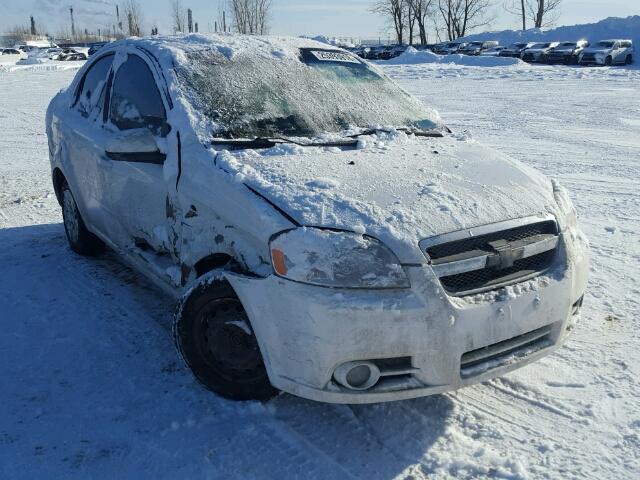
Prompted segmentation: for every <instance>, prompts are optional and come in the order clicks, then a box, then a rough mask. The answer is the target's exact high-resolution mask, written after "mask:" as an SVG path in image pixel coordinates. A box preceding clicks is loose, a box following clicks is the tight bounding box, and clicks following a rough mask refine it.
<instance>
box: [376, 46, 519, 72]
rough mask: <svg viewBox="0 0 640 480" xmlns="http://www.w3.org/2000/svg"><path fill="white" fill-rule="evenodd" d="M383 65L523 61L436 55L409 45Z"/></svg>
mask: <svg viewBox="0 0 640 480" xmlns="http://www.w3.org/2000/svg"><path fill="white" fill-rule="evenodd" d="M381 63H383V64H384V65H416V64H421V63H454V64H456V65H466V66H471V67H505V66H509V65H518V64H521V63H523V62H522V60H520V59H519V58H508V57H470V56H467V55H460V54H454V55H444V56H443V55H436V54H435V53H433V52H430V51H419V50H416V49H415V48H412V47H409V48H408V49H407V50H406V51H405V52H404V53H403V54H402V55H400V56H398V57H396V58H392V59H391V60H387V61H383V62H381Z"/></svg>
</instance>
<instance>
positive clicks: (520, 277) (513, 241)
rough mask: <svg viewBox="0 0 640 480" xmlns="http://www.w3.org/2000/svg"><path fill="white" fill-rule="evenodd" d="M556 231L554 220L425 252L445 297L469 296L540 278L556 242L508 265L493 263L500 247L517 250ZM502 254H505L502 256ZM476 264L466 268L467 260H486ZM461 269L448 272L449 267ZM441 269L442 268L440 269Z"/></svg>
mask: <svg viewBox="0 0 640 480" xmlns="http://www.w3.org/2000/svg"><path fill="white" fill-rule="evenodd" d="M557 235H558V228H557V224H556V222H555V221H554V220H546V221H539V222H534V223H530V224H525V225H520V226H517V227H512V228H508V229H506V230H498V231H495V232H490V233H487V234H483V235H477V236H472V237H465V238H462V239H457V240H453V241H450V242H445V243H439V244H435V245H431V246H429V247H427V248H426V253H427V255H428V257H429V260H430V262H431V265H432V266H433V268H434V272H436V274H437V275H438V276H439V279H440V283H441V284H442V286H443V288H444V289H445V291H446V292H447V293H449V294H450V295H454V296H462V295H469V294H472V293H479V292H482V291H488V290H493V289H497V288H500V287H503V286H506V285H510V284H513V283H517V282H520V281H524V280H526V279H528V278H533V277H535V276H538V275H541V274H542V273H544V272H545V271H546V270H548V269H549V268H550V267H551V266H552V265H553V262H554V259H555V257H556V250H557V248H556V247H555V245H557V240H555V241H554V242H553V243H551V244H550V245H549V246H547V247H544V248H541V249H538V250H535V251H529V253H527V254H526V255H524V254H523V255H520V257H522V258H518V257H517V256H516V257H515V258H514V259H513V261H511V262H504V263H503V262H502V261H499V262H498V261H496V255H500V253H499V252H498V251H497V248H498V249H499V248H500V247H499V246H500V245H505V244H506V245H507V246H508V248H517V246H518V245H522V244H523V243H524V244H526V243H528V242H534V243H535V242H537V241H539V239H541V238H549V237H551V239H552V240H553V239H554V237H556V238H557ZM503 254H504V253H503ZM487 256H489V257H491V258H492V260H491V261H482V260H481V263H479V264H475V263H474V264H473V265H469V266H467V265H465V264H464V262H465V261H466V260H467V259H469V258H480V259H483V258H487ZM461 264H462V265H463V266H462V267H461V268H459V267H456V269H451V268H450V267H451V266H454V265H456V266H459V265H461ZM443 267H444V268H443Z"/></svg>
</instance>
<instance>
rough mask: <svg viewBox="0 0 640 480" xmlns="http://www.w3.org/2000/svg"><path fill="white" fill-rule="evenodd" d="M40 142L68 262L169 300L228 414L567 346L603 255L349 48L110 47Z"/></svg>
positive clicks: (482, 371) (500, 364) (214, 41)
mask: <svg viewBox="0 0 640 480" xmlns="http://www.w3.org/2000/svg"><path fill="white" fill-rule="evenodd" d="M46 126H47V135H48V139H49V151H50V160H51V170H52V177H53V184H54V188H55V192H56V196H57V198H58V200H59V202H60V205H61V207H62V213H63V219H64V227H65V231H66V235H67V239H68V241H69V244H70V246H71V249H72V250H74V251H75V252H77V253H80V254H86V255H92V254H96V253H98V252H100V250H101V249H103V248H104V247H105V246H108V247H110V248H112V249H113V250H114V251H116V252H117V253H118V254H120V255H121V257H122V258H123V259H124V260H125V261H126V262H128V263H129V264H130V265H132V266H133V268H135V269H136V270H138V271H140V272H142V273H143V274H144V275H146V276H147V277H148V278H149V279H150V280H151V281H152V282H154V283H155V284H156V285H157V286H158V287H159V288H161V289H163V290H164V291H165V292H167V294H168V295H171V296H172V297H174V298H175V299H176V300H177V301H178V303H179V308H178V310H177V313H176V320H175V325H174V335H175V340H176V345H177V347H178V351H179V352H180V354H181V356H182V358H183V359H184V360H185V362H186V364H187V365H188V366H189V367H190V368H191V370H192V371H193V373H194V375H195V378H197V379H198V381H200V382H201V383H202V384H203V385H204V386H205V387H207V388H209V389H211V390H213V391H214V392H217V393H218V394H220V395H223V396H225V397H228V398H234V399H266V398H269V397H271V396H273V395H275V394H276V393H277V392H278V390H283V391H286V392H289V393H292V394H295V395H299V396H302V397H306V398H310V399H313V400H319V401H326V402H337V403H367V402H381V401H390V400H399V399H406V398H412V397H419V396H424V395H431V394H436V393H440V392H444V391H448V390H453V389H457V388H459V387H462V386H465V385H470V384H474V383H477V382H482V381H485V380H487V379H489V378H492V377H496V376H498V375H502V374H504V373H506V372H508V371H511V370H513V369H516V368H519V367H521V366H523V365H526V364H528V363H530V362H532V361H535V360H537V359H540V358H542V357H544V356H545V355H548V354H550V353H551V352H553V351H554V350H556V349H557V348H559V347H560V346H561V345H562V344H563V343H564V342H565V341H566V340H567V338H568V336H569V333H570V332H571V330H572V329H573V327H574V326H575V323H576V319H577V317H576V315H577V314H578V312H579V310H580V307H581V305H582V299H583V295H584V292H585V288H586V280H587V271H588V258H589V250H588V244H587V242H586V240H585V238H584V235H583V234H582V232H581V231H580V229H579V227H578V224H577V219H576V212H575V210H574V208H573V206H572V204H571V201H570V200H569V197H568V195H567V192H566V191H565V190H564V188H562V187H561V186H560V185H559V184H558V183H557V182H552V181H551V180H549V179H548V178H546V177H545V176H544V175H542V174H541V173H539V172H537V171H535V170H533V169H532V168H530V167H527V166H525V165H523V164H521V163H519V162H518V161H516V160H514V159H512V158H509V157H507V156H506V155H504V154H501V153H498V152H496V151H494V150H491V149H489V148H487V147H485V146H482V145H480V144H478V143H475V142H473V141H470V140H467V139H466V138H465V137H463V136H460V135H456V134H454V133H451V132H450V131H449V129H447V128H446V127H445V126H444V124H443V121H442V119H441V118H440V117H439V116H438V115H437V113H436V112H435V111H434V110H432V109H429V108H427V107H426V106H425V105H424V104H423V103H422V102H420V101H419V100H417V99H416V98H414V97H412V96H410V95H409V94H408V93H406V92H405V91H404V90H402V89H401V88H400V87H399V86H397V85H396V84H395V83H394V82H392V81H391V80H390V79H389V78H387V77H386V76H385V75H384V74H383V73H382V72H381V71H380V70H378V69H377V67H375V66H373V65H371V64H369V63H367V62H366V61H364V60H362V59H360V58H358V57H357V56H355V55H353V54H351V53H349V52H346V51H344V50H340V49H337V48H334V47H328V46H327V45H325V44H321V43H317V42H314V41H310V40H305V39H293V38H278V37H255V36H233V35H223V36H209V37H205V36H199V37H197V40H194V37H193V36H185V37H181V36H173V37H164V38H163V37H155V38H153V39H129V40H123V41H118V42H114V43H112V44H109V45H106V46H105V47H103V48H102V49H100V50H99V52H98V53H96V54H95V55H94V56H93V57H91V59H90V60H89V61H88V62H87V64H86V65H85V66H84V67H83V68H82V69H80V71H79V72H78V74H77V76H76V78H75V80H74V81H73V83H72V84H71V85H70V86H69V88H67V89H66V90H65V91H63V92H60V93H59V94H58V95H57V96H56V97H55V98H54V99H53V100H52V102H51V104H50V106H49V109H48V111H47V120H46ZM132 320H134V319H132Z"/></svg>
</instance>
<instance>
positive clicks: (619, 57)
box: [579, 39, 635, 65]
mask: <svg viewBox="0 0 640 480" xmlns="http://www.w3.org/2000/svg"><path fill="white" fill-rule="evenodd" d="M634 59H635V48H634V46H633V42H632V41H631V40H620V39H617V40H601V41H599V42H597V43H596V44H594V45H593V46H591V47H588V48H585V49H584V50H583V51H582V52H581V53H580V57H579V62H580V64H583V65H588V64H595V65H625V64H631V63H633V60H634Z"/></svg>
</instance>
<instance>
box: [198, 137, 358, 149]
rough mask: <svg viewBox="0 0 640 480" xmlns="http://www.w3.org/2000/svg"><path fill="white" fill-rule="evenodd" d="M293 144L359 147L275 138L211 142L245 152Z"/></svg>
mask: <svg viewBox="0 0 640 480" xmlns="http://www.w3.org/2000/svg"><path fill="white" fill-rule="evenodd" d="M283 144H292V145H297V146H299V147H338V148H355V147H357V146H358V141H357V140H335V141H329V142H299V141H297V140H293V139H291V138H283V137H275V138H263V137H256V138H253V139H247V138H237V139H236V138H232V139H226V138H220V139H218V138H216V139H213V140H212V141H211V145H213V146H218V145H225V146H227V147H229V149H230V150H244V149H255V150H258V149H263V148H273V147H276V146H278V145H283Z"/></svg>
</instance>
